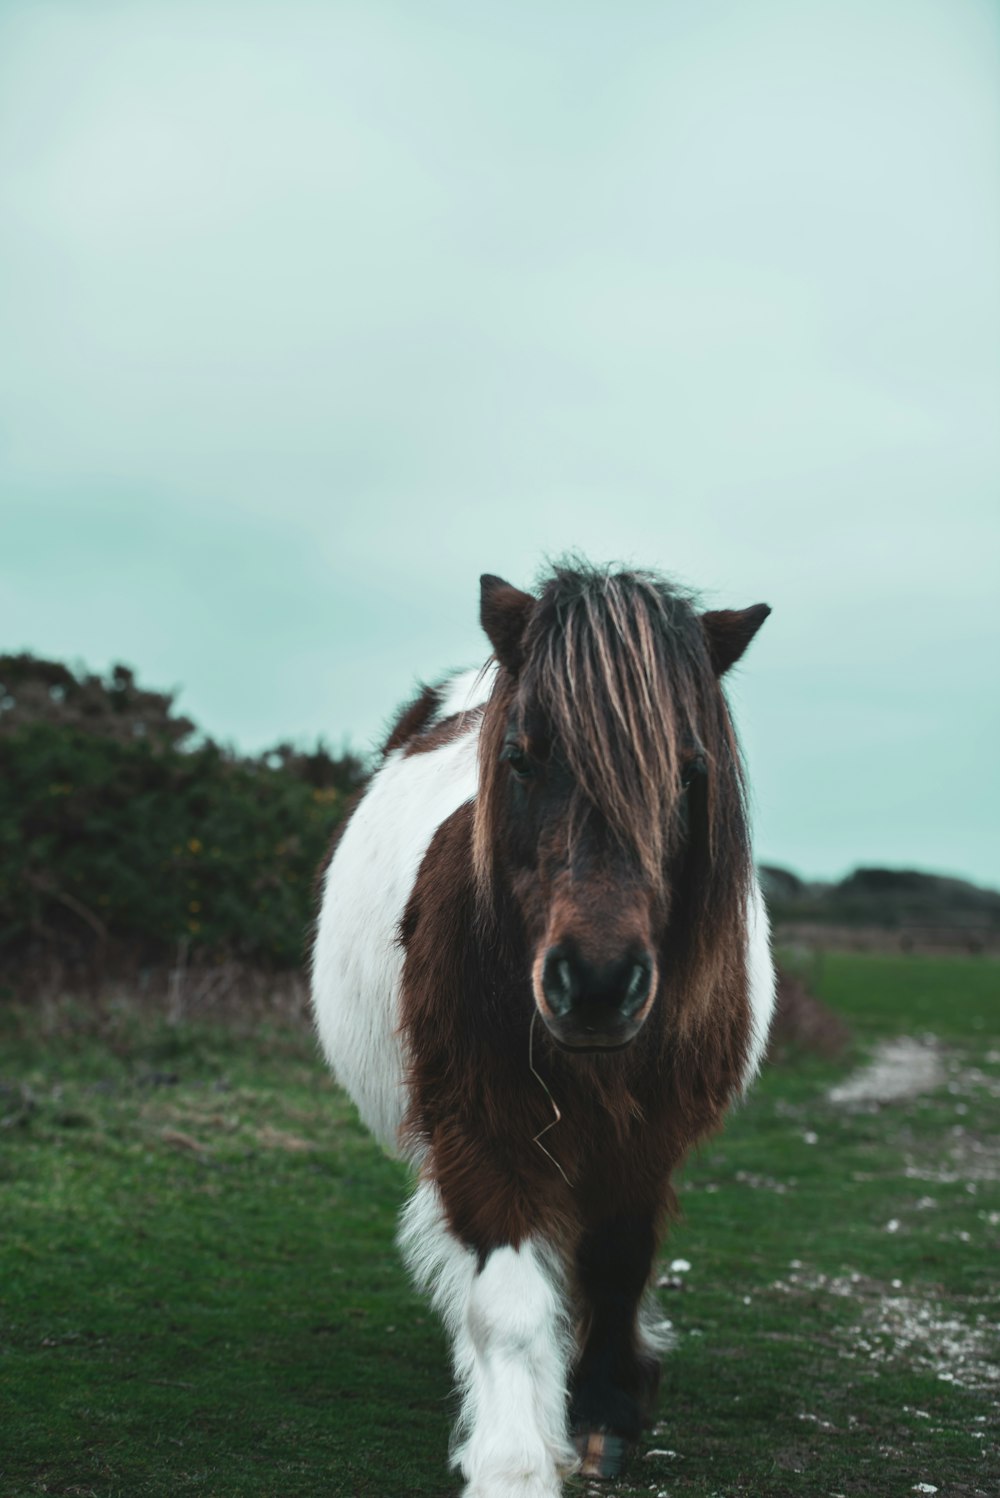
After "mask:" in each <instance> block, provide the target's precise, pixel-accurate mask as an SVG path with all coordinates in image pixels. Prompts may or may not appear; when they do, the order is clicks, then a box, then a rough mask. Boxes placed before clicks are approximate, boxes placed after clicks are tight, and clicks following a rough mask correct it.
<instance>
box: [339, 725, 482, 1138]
mask: <svg viewBox="0 0 1000 1498" xmlns="http://www.w3.org/2000/svg"><path fill="white" fill-rule="evenodd" d="M478 744H479V730H478V725H471V726H470V730H469V732H468V733H466V734H464V735H463V736H462V737H461V738H458V739H455V740H453V741H452V742H451V743H448V744H442V745H441V746H440V748H438V749H434V750H430V751H428V752H427V753H424V754H413V755H410V756H408V757H407V756H406V754H405V753H404V751H403V749H395V750H393V752H392V753H391V754H390V755H389V756H388V757H387V758H386V760H385V763H384V764H383V765H382V766H381V768H380V769H379V770H378V772H377V774H376V775H375V776H374V778H373V780H372V782H371V785H370V786H369V787H368V790H367V791H366V792H365V794H364V796H363V797H362V799H361V802H360V803H359V805H358V807H357V809H356V810H355V812H354V815H353V816H352V817H351V820H350V822H349V823H348V824H347V827H346V828H345V830H344V835H343V837H342V838H341V840H340V844H339V846H338V848H337V851H336V853H335V855H334V857H333V859H332V860H331V862H330V867H329V869H328V870H327V873H326V878H325V880H324V885H323V898H322V904H321V907H320V915H319V923H318V926H317V931H316V941H315V945H314V948H313V963H312V1002H313V1015H314V1018H315V1021H316V1028H317V1031H318V1032H319V1038H320V1041H321V1043H322V1046H323V1050H324V1053H325V1055H326V1058H327V1060H328V1062H329V1063H330V1066H331V1067H332V1068H333V1071H334V1074H335V1075H336V1077H337V1080H338V1081H339V1082H340V1084H341V1086H343V1087H344V1088H345V1089H346V1090H347V1091H348V1092H349V1093H350V1095H351V1097H352V1098H353V1099H354V1101H355V1103H356V1104H357V1107H358V1112H359V1113H360V1114H361V1117H362V1120H363V1121H364V1123H365V1125H366V1127H367V1128H369V1129H370V1130H371V1132H372V1133H373V1134H374V1135H375V1137H376V1138H377V1139H378V1140H379V1142H380V1143H381V1144H382V1145H383V1146H384V1147H385V1148H386V1149H387V1150H388V1151H389V1152H390V1153H391V1154H398V1153H399V1152H400V1143H399V1137H398V1136H399V1128H400V1124H401V1123H402V1121H403V1116H404V1114H405V1112H406V1095H405V1087H404V1064H405V1058H404V1055H403V1044H402V1039H401V1037H400V1035H399V1019H400V1011H399V1000H400V983H401V979H402V974H403V955H404V954H403V950H402V947H401V946H400V944H399V941H398V932H399V923H400V921H401V919H402V917H403V913H404V911H405V909H406V904H407V901H408V900H409V898H410V894H411V891H412V889H413V885H414V882H415V881H416V877H417V873H418V871H419V869H420V865H421V863H422V861H423V858H424V855H425V853H426V852H427V849H428V847H429V846H430V843H431V839H432V838H433V836H434V834H435V832H436V831H437V829H438V828H439V827H440V825H441V823H442V822H443V821H445V819H446V818H447V817H449V816H451V815H452V813H453V812H455V811H457V810H458V808H459V807H460V806H462V805H464V804H465V802H466V801H470V800H471V799H472V798H473V797H474V796H475V794H476V788H477V785H478V768H477V762H476V755H477V750H478Z"/></svg>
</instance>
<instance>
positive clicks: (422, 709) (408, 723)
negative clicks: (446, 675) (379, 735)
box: [382, 687, 441, 759]
mask: <svg viewBox="0 0 1000 1498" xmlns="http://www.w3.org/2000/svg"><path fill="white" fill-rule="evenodd" d="M440 705H441V693H440V691H439V690H438V688H437V687H421V689H420V691H419V692H418V693H417V695H416V696H415V697H414V698H413V700H412V701H411V702H408V703H407V704H406V706H405V707H403V708H401V709H400V711H399V714H398V715H397V717H396V720H395V722H394V723H393V725H392V727H391V728H390V730H389V735H388V737H387V738H386V741H385V743H384V744H383V745H382V758H383V759H385V758H386V756H387V755H389V754H391V753H392V751H393V750H394V749H401V748H402V746H403V745H404V744H407V743H409V741H410V740H411V739H412V738H413V737H414V736H415V735H416V734H418V733H423V731H424V729H425V728H426V727H427V725H428V724H429V723H430V722H432V721H433V718H434V715H435V713H436V712H437V710H438V708H439V707H440Z"/></svg>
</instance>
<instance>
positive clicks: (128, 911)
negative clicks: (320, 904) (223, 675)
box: [0, 656, 363, 967]
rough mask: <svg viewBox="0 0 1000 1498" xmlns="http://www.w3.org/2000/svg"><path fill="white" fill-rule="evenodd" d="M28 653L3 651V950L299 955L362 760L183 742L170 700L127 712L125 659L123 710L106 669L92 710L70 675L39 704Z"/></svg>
mask: <svg viewBox="0 0 1000 1498" xmlns="http://www.w3.org/2000/svg"><path fill="white" fill-rule="evenodd" d="M30 659H31V658H30V657H23V656H22V657H13V658H12V657H0V960H6V961H7V962H12V961H18V960H22V961H23V960H30V959H31V958H33V957H37V956H38V955H41V954H44V955H46V956H47V957H50V958H51V957H53V956H55V957H57V958H59V959H60V960H62V961H64V962H67V963H71V964H77V963H79V964H86V965H88V966H93V965H94V964H95V963H96V964H98V965H99V966H101V967H103V966H106V965H107V964H108V963H113V962H116V961H118V960H119V959H122V958H126V957H127V958H128V959H129V960H137V961H139V962H149V963H154V962H158V961H162V960H165V959H172V958H174V957H175V956H176V953H177V952H178V950H179V948H180V949H181V950H186V951H187V952H188V953H189V955H190V957H191V958H192V960H195V959H200V960H215V959H219V958H223V957H225V958H236V959H238V960H240V961H246V962H252V963H265V964H268V965H272V966H278V967H283V966H292V965H294V964H296V963H298V962H300V961H301V960H302V958H303V955H304V949H305V943H306V938H307V934H308V929H309V925H310V920H311V917H312V913H313V886H314V879H315V874H316V869H317V867H318V865H319V864H320V862H321V860H322V858H323V854H324V851H325V849H326V847H327V844H328V843H329V840H330V837H331V834H332V832H333V829H334V827H335V826H336V824H337V822H338V821H339V820H340V818H341V816H342V814H343V809H344V804H345V801H346V800H347V797H348V796H349V794H350V792H351V790H352V788H353V787H354V786H355V785H357V784H359V783H361V781H362V779H363V767H362V765H361V764H360V761H358V760H357V759H356V758H355V757H354V756H351V755H344V756H342V757H341V758H340V759H335V758H333V757H332V756H330V755H329V754H328V753H327V752H326V751H325V750H324V749H322V748H320V749H318V750H317V751H316V752H315V753H314V754H304V753H301V752H297V751H295V750H293V749H291V748H290V747H289V746H287V745H284V746H281V747H279V748H278V749H276V750H273V751H271V753H269V754H267V755H264V756H261V757H260V758H257V759H248V758H241V757H239V756H237V755H235V754H233V753H231V752H228V751H225V750H223V749H221V748H220V747H219V746H218V745H216V744H214V743H212V742H209V741H206V742H203V743H201V744H200V745H198V746H196V747H194V748H185V747H183V744H182V741H183V740H184V739H185V738H188V737H190V735H191V732H192V725H190V724H189V723H188V722H187V721H186V720H183V719H176V718H173V717H171V715H170V711H169V707H170V699H169V698H168V697H163V696H162V695H161V694H148V693H147V694H138V693H137V689H135V691H134V692H133V696H136V695H137V696H138V697H142V698H145V699H147V700H148V704H152V705H153V710H152V712H151V713H147V712H144V711H142V710H139V711H136V712H133V713H131V714H130V713H129V712H123V711H121V710H116V709H115V707H114V695H115V693H117V694H118V697H119V699H121V697H122V695H123V694H122V690H121V689H122V684H123V681H127V684H128V686H129V688H130V689H131V688H132V687H133V686H134V684H133V683H132V679H131V674H130V673H123V668H116V672H114V673H112V676H111V678H109V683H108V684H107V688H106V695H107V697H108V698H109V699H111V705H110V706H109V705H108V704H107V703H105V704H104V705H103V707H102V706H101V704H100V701H99V699H100V696H101V694H100V692H99V691H98V690H97V689H96V688H95V686H94V683H95V682H98V684H99V678H94V677H88V678H85V679H84V681H85V684H86V686H87V695H88V696H89V699H90V702H91V708H92V711H91V712H89V713H88V715H87V716H86V718H84V717H83V716H82V715H81V714H80V713H79V712H78V711H75V710H74V711H73V713H72V714H70V713H69V712H68V711H67V710H66V709H67V704H70V705H71V704H72V700H73V697H74V691H73V689H72V687H70V688H69V689H67V685H66V682H65V680H63V679H62V678H60V680H59V681H58V683H57V686H58V688H59V690H58V693H57V694H56V696H55V697H46V695H45V694H44V693H43V694H42V696H41V697H40V698H37V703H36V704H35V705H36V706H37V710H34V711H32V710H31V707H32V703H31V700H30V699H31V698H32V695H33V693H34V688H35V686H37V683H38V681H39V680H40V679H41V680H43V684H44V675H45V672H43V671H41V670H39V671H38V672H36V673H35V675H34V677H33V678H32V681H33V684H34V685H33V686H32V688H31V690H29V691H25V690H24V689H23V679H24V678H25V675H26V674H28V675H30V673H29V672H27V667H26V665H25V663H26V662H27V661H30ZM12 660H13V661H14V662H15V663H16V664H18V665H19V666H20V667H21V668H22V670H21V678H22V680H21V690H19V691H18V692H17V693H16V695H15V693H14V692H12V690H11V686H10V682H11V679H12V678H13V677H14V676H15V674H16V673H15V672H14V671H12V670H11V664H10V663H11V661H12ZM36 664H37V665H38V666H39V667H40V668H42V667H44V668H45V671H46V672H47V673H49V674H51V673H52V671H53V669H54V668H53V666H52V663H45V662H38V663H36ZM58 669H59V670H60V671H61V672H65V670H66V668H65V667H60V668H58ZM71 682H73V683H74V684H75V685H76V686H79V682H77V681H76V679H75V678H72V677H71ZM35 695H36V696H37V694H35ZM76 695H77V696H80V695H81V694H80V693H76ZM26 698H27V699H28V706H27V707H26V706H25V699H26ZM12 701H14V703H15V707H16V712H15V710H14V708H12V707H11V706H10V704H11V702H12ZM5 702H6V703H7V709H6V712H5V711H4V706H3V704H4V703H5ZM164 703H166V710H164ZM53 704H54V707H55V710H53ZM95 704H96V706H95ZM134 706H135V704H134V703H133V707H134ZM140 707H141V705H140ZM104 709H107V710H104ZM181 944H183V947H182V946H181Z"/></svg>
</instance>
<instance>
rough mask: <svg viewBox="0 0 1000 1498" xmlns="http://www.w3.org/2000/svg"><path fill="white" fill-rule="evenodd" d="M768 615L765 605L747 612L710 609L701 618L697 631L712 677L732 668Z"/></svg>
mask: <svg viewBox="0 0 1000 1498" xmlns="http://www.w3.org/2000/svg"><path fill="white" fill-rule="evenodd" d="M770 612H771V608H770V605H769V604H766V603H755V604H753V605H752V606H751V607H750V608H748V609H713V610H712V611H711V612H710V613H708V614H702V616H701V627H702V629H703V630H704V631H705V639H706V640H707V641H708V653H709V656H710V658H711V661H712V670H713V671H714V672H715V674H716V676H724V675H725V674H726V672H727V671H728V670H729V668H730V666H735V664H736V662H737V661H738V660H739V658H740V656H741V655H742V654H743V652H744V650H746V648H747V646H748V645H749V644H750V641H751V640H752V639H753V637H754V635H755V634H756V633H757V631H758V630H759V629H760V627H761V625H762V624H763V623H764V620H765V619H766V618H767V616H768V614H769V613H770Z"/></svg>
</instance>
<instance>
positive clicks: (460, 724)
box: [403, 707, 483, 759]
mask: <svg viewBox="0 0 1000 1498" xmlns="http://www.w3.org/2000/svg"><path fill="white" fill-rule="evenodd" d="M482 716H483V709H482V707H474V708H470V709H469V710H468V712H464V713H452V715H451V717H450V718H442V720H441V722H440V723H435V724H433V726H432V727H430V728H427V729H424V730H423V731H422V732H420V733H417V734H414V735H413V737H412V738H411V739H410V741H409V743H408V744H407V745H406V748H405V749H404V750H403V754H404V756H405V757H406V758H407V759H408V758H409V757H410V755H411V754H430V753H431V751H432V750H434V749H440V748H441V747H442V745H444V744H453V743H454V742H455V740H456V739H460V738H461V737H462V736H463V734H466V733H471V732H472V730H473V728H476V727H478V725H479V722H480V720H481V718H482Z"/></svg>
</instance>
